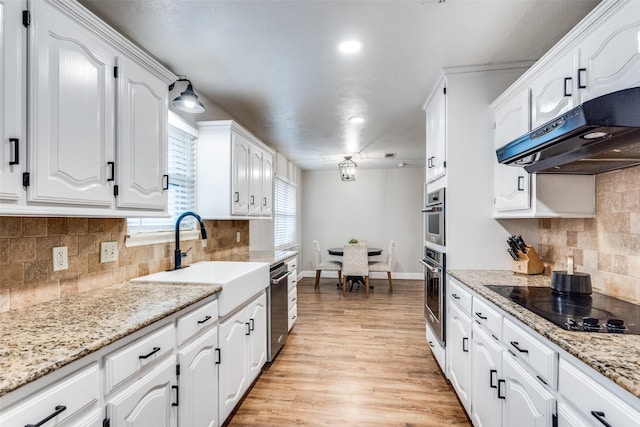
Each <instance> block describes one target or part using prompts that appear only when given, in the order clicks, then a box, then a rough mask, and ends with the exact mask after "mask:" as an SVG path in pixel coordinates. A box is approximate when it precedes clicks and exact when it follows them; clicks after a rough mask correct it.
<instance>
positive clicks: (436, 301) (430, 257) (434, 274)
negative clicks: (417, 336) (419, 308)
mask: <svg viewBox="0 0 640 427" xmlns="http://www.w3.org/2000/svg"><path fill="white" fill-rule="evenodd" d="M425 199H426V200H425V202H426V203H425V208H424V209H423V210H422V212H423V214H424V233H425V236H424V241H425V246H424V253H423V257H422V259H420V263H421V264H422V267H423V270H424V320H425V321H426V322H427V325H428V326H429V327H430V328H431V330H432V331H433V332H434V334H435V335H436V336H437V337H438V340H439V341H440V345H441V346H442V347H444V343H445V317H446V315H445V309H446V308H445V300H444V296H445V286H446V271H447V270H446V265H447V263H446V257H447V255H446V250H445V247H446V246H445V243H446V241H445V189H444V188H441V189H439V190H436V191H432V192H430V193H428V194H427V195H426V197H425Z"/></svg>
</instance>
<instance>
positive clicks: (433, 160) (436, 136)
mask: <svg viewBox="0 0 640 427" xmlns="http://www.w3.org/2000/svg"><path fill="white" fill-rule="evenodd" d="M424 110H425V112H426V115H427V124H426V126H427V128H426V139H427V149H426V152H427V183H429V182H432V181H435V180H436V179H438V178H440V177H442V176H444V175H445V173H446V170H445V168H446V165H447V159H446V156H447V80H446V78H445V77H442V79H441V80H440V81H439V82H438V85H437V86H436V88H435V90H434V92H433V94H432V95H431V98H430V99H429V100H427V102H426V104H425V106H424Z"/></svg>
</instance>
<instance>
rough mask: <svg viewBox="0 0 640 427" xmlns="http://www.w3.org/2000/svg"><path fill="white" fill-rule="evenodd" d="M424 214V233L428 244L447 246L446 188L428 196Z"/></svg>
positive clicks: (423, 210)
mask: <svg viewBox="0 0 640 427" xmlns="http://www.w3.org/2000/svg"><path fill="white" fill-rule="evenodd" d="M422 212H424V233H425V237H424V238H425V240H426V241H427V242H431V243H435V244H437V245H441V246H444V245H445V235H444V227H445V223H444V188H441V189H439V190H436V191H432V192H431V193H429V194H427V200H426V202H425V208H424V209H422Z"/></svg>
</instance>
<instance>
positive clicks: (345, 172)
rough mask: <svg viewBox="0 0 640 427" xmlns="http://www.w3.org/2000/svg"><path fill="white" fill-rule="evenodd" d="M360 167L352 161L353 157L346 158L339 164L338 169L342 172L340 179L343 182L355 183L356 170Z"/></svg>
mask: <svg viewBox="0 0 640 427" xmlns="http://www.w3.org/2000/svg"><path fill="white" fill-rule="evenodd" d="M357 168H358V165H357V164H356V162H354V161H353V160H351V156H345V157H344V160H343V161H341V162H340V163H338V169H339V170H340V178H341V179H342V180H343V181H355V180H356V169H357Z"/></svg>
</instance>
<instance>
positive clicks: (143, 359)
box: [105, 324, 176, 392]
mask: <svg viewBox="0 0 640 427" xmlns="http://www.w3.org/2000/svg"><path fill="white" fill-rule="evenodd" d="M175 342H176V339H175V330H174V327H173V324H169V325H166V326H164V327H163V328H160V329H158V330H157V331H155V332H151V333H150V334H148V335H145V336H144V337H141V338H139V339H137V340H136V341H134V342H132V343H131V344H129V345H127V346H125V347H124V348H122V349H120V350H118V351H116V352H115V353H112V354H110V355H108V356H106V358H105V377H106V378H105V380H106V383H105V387H106V391H107V392H109V391H111V390H112V389H113V388H114V387H115V386H117V385H119V384H120V383H121V382H123V381H124V380H126V379H127V378H129V377H130V376H132V375H133V374H135V373H136V372H138V371H140V370H141V369H142V368H144V367H145V366H147V365H149V364H151V363H153V362H154V361H155V360H157V359H159V358H161V357H162V356H164V355H165V354H169V353H171V352H173V349H174V347H175V345H176V343H175Z"/></svg>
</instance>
